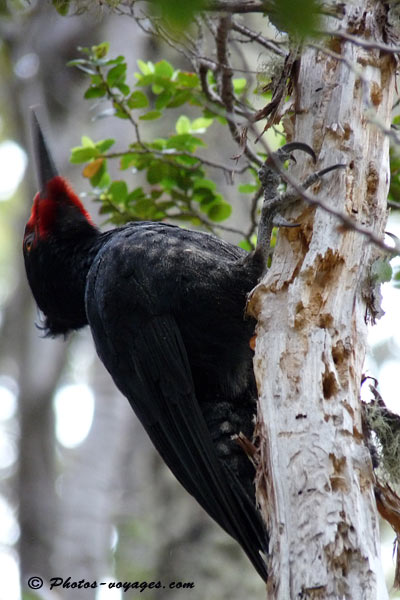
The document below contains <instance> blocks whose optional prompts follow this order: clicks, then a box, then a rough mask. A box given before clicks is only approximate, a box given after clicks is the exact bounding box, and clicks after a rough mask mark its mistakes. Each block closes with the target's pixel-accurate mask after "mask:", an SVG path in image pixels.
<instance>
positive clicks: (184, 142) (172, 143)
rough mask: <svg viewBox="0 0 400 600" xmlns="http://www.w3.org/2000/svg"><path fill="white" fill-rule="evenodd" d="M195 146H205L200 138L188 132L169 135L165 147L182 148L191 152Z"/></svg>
mask: <svg viewBox="0 0 400 600" xmlns="http://www.w3.org/2000/svg"><path fill="white" fill-rule="evenodd" d="M197 146H205V143H204V142H203V140H201V139H200V138H197V137H195V136H194V135H190V133H182V134H179V135H171V137H170V138H168V140H167V144H166V147H167V148H169V149H175V150H184V151H187V152H193V151H194V150H195V149H196V147H197Z"/></svg>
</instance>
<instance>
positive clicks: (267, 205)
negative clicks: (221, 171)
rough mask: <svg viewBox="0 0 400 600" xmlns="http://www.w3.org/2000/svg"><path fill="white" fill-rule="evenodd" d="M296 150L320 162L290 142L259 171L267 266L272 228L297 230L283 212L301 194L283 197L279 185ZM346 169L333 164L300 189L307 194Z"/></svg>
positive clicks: (261, 239)
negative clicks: (324, 178) (332, 172)
mask: <svg viewBox="0 0 400 600" xmlns="http://www.w3.org/2000/svg"><path fill="white" fill-rule="evenodd" d="M294 150H302V151H303V152H306V153H307V154H309V155H310V156H311V158H312V160H313V162H314V164H315V163H316V161H317V157H316V155H315V152H314V150H313V149H312V148H311V147H310V146H308V144H304V143H302V142H290V143H288V144H285V145H284V146H282V147H281V148H279V150H277V151H276V152H274V153H273V154H271V155H270V156H269V157H268V158H267V160H266V161H265V163H264V164H263V165H262V167H261V168H260V169H259V171H258V177H259V179H260V182H261V185H262V187H263V192H264V202H263V206H262V210H261V219H260V224H259V228H258V238H257V251H258V253H261V254H262V255H263V256H264V259H265V264H267V260H268V255H269V251H270V243H271V235H272V229H273V227H298V226H299V224H298V223H290V222H289V221H287V220H286V219H285V218H284V217H283V216H282V215H281V214H280V211H282V210H284V209H286V208H288V207H289V206H291V205H292V204H293V203H294V202H296V201H297V200H298V199H299V197H300V196H301V194H300V193H299V192H298V191H296V190H293V189H292V188H289V189H287V190H286V192H284V193H283V194H281V193H280V192H279V190H278V186H279V184H280V183H281V180H282V178H281V174H282V169H283V163H284V162H285V161H287V160H294V162H296V160H295V158H294V156H293V155H292V152H293V151H294ZM344 167H346V165H344V164H337V165H331V166H330V167H326V168H325V169H321V170H320V171H316V172H314V173H312V174H311V175H309V176H308V177H307V179H306V180H305V181H304V182H303V183H302V184H301V189H302V190H303V191H306V190H307V189H308V188H309V187H310V186H312V185H314V183H316V182H317V181H319V180H320V179H321V178H322V177H323V176H324V175H326V174H327V173H329V172H330V171H333V170H335V169H341V168H344Z"/></svg>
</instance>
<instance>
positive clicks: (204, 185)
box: [193, 179, 217, 192]
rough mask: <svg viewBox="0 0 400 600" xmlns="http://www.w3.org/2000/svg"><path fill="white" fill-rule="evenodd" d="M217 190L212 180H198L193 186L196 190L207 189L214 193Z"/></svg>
mask: <svg viewBox="0 0 400 600" xmlns="http://www.w3.org/2000/svg"><path fill="white" fill-rule="evenodd" d="M216 188H217V186H216V185H215V182H214V181H211V179H196V180H195V182H194V184H193V189H194V190H200V189H207V190H211V191H212V192H214V191H215V190H216Z"/></svg>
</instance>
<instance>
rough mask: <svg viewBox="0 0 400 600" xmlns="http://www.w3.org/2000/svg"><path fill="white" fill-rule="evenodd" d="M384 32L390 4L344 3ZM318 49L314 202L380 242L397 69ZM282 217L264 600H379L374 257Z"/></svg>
mask: <svg viewBox="0 0 400 600" xmlns="http://www.w3.org/2000/svg"><path fill="white" fill-rule="evenodd" d="M337 23H338V22H337V21H335V20H333V19H329V20H328V22H327V23H326V24H325V25H326V28H328V27H329V28H330V29H331V30H332V29H333V28H338V25H337ZM385 27H387V21H386V13H385V8H384V5H383V4H382V3H380V2H378V1H373V0H367V1H364V2H361V1H358V2H351V3H350V2H349V3H346V15H345V16H344V18H343V19H342V20H341V22H340V23H339V28H340V29H341V30H342V31H346V32H347V33H350V34H353V35H357V36H358V37H359V39H361V40H369V41H376V42H378V43H381V44H387V43H388V37H387V30H385ZM324 48H325V50H326V51H321V50H317V49H316V48H315V47H314V48H313V47H307V48H306V49H305V50H304V52H303V54H302V56H301V59H300V65H299V71H298V76H297V80H296V82H295V117H294V135H293V139H295V140H297V141H302V142H306V143H308V144H310V145H311V146H312V147H313V148H314V150H315V151H316V153H317V155H318V168H319V169H320V168H323V167H326V166H329V165H332V164H335V163H346V164H347V168H346V170H340V171H334V172H332V173H331V174H329V175H327V176H325V177H324V178H323V181H322V183H321V185H320V186H319V188H318V189H316V188H314V189H313V192H314V193H315V194H318V198H320V199H322V200H323V201H325V202H326V203H327V204H328V205H329V206H331V207H334V208H336V209H338V210H341V211H342V212H344V213H345V214H346V215H348V216H351V217H352V218H353V219H354V220H355V221H356V222H357V223H359V224H362V225H364V226H367V227H369V228H370V229H371V230H372V231H374V232H375V233H376V234H377V235H378V236H381V237H382V235H383V231H384V226H385V223H386V217H387V213H386V198H387V192H388V185H389V161H388V159H389V154H388V151H389V140H388V138H387V136H385V133H384V128H387V129H388V128H389V127H390V118H391V108H392V101H393V93H394V84H395V68H396V65H395V61H394V59H393V58H392V56H391V55H390V54H386V53H384V52H381V51H380V50H379V49H366V48H363V47H361V46H359V45H355V44H353V43H352V42H349V41H345V40H343V39H340V38H332V39H331V40H330V41H327V42H326V44H325V46H324ZM339 55H340V57H341V58H340V60H339V59H338V58H336V56H339ZM359 73H362V76H361V77H360V76H358V74H359ZM310 169H311V163H310V161H308V160H307V161H304V162H303V160H302V159H301V162H300V163H299V164H298V165H296V168H295V174H296V176H297V177H298V178H299V179H300V180H303V179H304V178H305V176H306V175H307V174H308V173H309V172H310ZM285 216H286V217H287V218H291V220H293V222H296V223H300V226H299V227H298V228H294V229H281V230H280V232H279V236H278V242H277V246H276V248H275V252H274V258H273V262H272V266H271V268H270V270H269V271H268V273H267V274H266V276H265V278H264V280H263V281H262V282H261V283H260V285H259V286H258V287H257V288H256V290H255V291H254V292H253V295H252V298H251V301H250V309H251V311H252V313H253V314H254V315H255V316H256V317H257V319H258V337H257V347H256V353H255V371H256V377H257V383H258V388H259V395H260V405H259V416H258V431H259V434H260V457H261V462H260V466H259V470H258V477H257V479H258V495H259V500H260V503H261V506H262V510H263V513H264V517H265V519H266V521H267V523H268V528H269V531H270V534H271V541H270V558H269V571H270V578H269V581H268V586H267V587H268V598H269V599H271V600H272V599H274V600H275V599H276V600H278V599H279V600H288V599H289V598H290V599H295V598H296V599H297V598H324V599H325V600H328V599H334V598H335V599H336V598H341V599H342V598H349V599H350V598H351V599H352V600H357V599H360V600H361V599H362V600H367V599H377V598H379V600H383V599H385V598H388V594H387V591H386V586H385V581H384V577H383V572H382V567H381V564H380V557H379V554H380V550H379V548H380V544H379V529H378V517H377V512H376V506H375V499H374V487H373V477H374V476H373V470H372V465H371V460H370V456H369V452H368V450H367V448H366V446H365V445H364V443H363V435H362V427H361V410H360V399H359V391H360V382H361V375H362V368H363V363H364V355H365V348H366V333H367V326H366V315H367V312H368V295H369V294H370V295H372V293H373V292H372V291H371V290H370V288H369V286H368V274H369V269H370V267H371V264H372V262H373V261H374V260H375V259H376V258H377V255H378V252H377V249H376V247H375V246H374V245H372V244H371V243H370V242H369V241H368V239H367V238H366V237H365V236H362V235H361V234H359V233H357V232H355V231H352V230H344V229H343V228H340V227H339V222H338V220H337V219H336V218H335V217H333V216H332V215H329V214H328V213H327V212H326V211H324V210H322V209H321V208H317V209H315V208H313V207H311V206H309V205H306V204H305V203H304V202H299V203H298V204H297V205H296V207H295V208H293V209H291V211H290V214H286V215H285Z"/></svg>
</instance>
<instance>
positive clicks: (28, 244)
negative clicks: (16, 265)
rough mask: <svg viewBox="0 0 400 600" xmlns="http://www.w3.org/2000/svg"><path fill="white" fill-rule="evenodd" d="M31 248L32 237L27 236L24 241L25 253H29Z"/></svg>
mask: <svg viewBox="0 0 400 600" xmlns="http://www.w3.org/2000/svg"><path fill="white" fill-rule="evenodd" d="M32 246H33V237H32V235H28V237H27V238H26V239H25V242H24V247H25V251H26V252H30V251H31V250H32Z"/></svg>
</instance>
